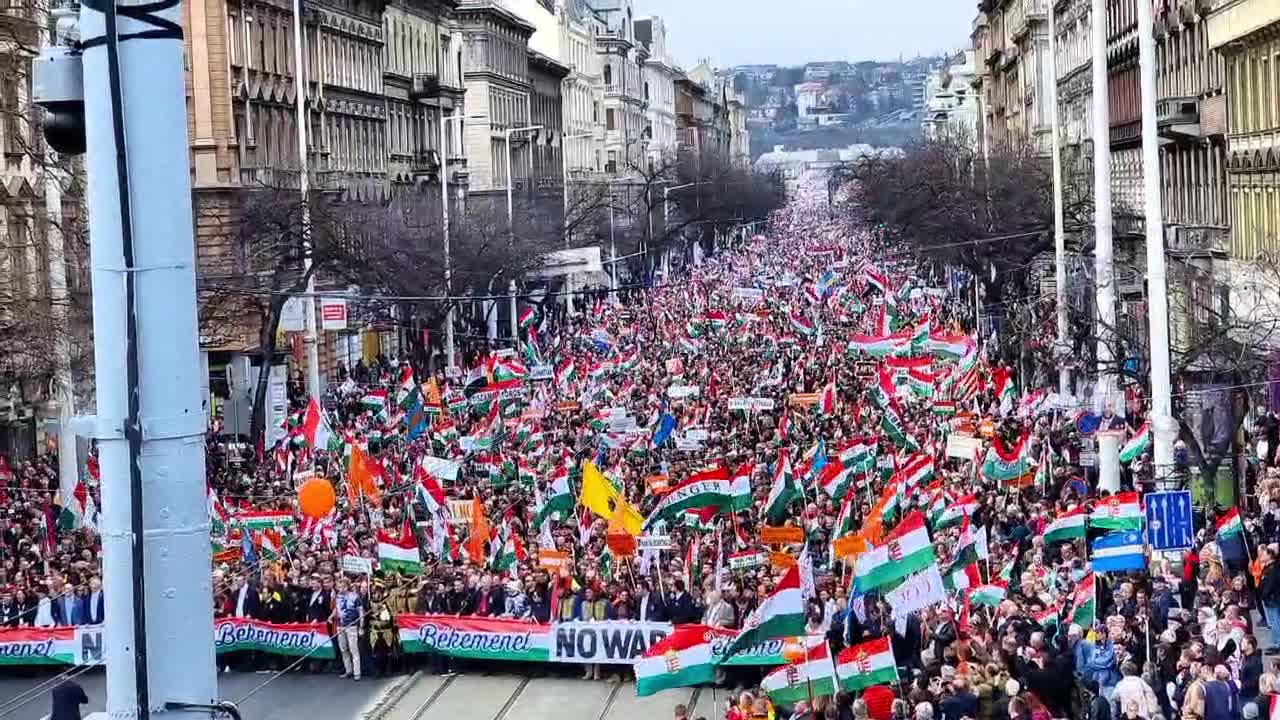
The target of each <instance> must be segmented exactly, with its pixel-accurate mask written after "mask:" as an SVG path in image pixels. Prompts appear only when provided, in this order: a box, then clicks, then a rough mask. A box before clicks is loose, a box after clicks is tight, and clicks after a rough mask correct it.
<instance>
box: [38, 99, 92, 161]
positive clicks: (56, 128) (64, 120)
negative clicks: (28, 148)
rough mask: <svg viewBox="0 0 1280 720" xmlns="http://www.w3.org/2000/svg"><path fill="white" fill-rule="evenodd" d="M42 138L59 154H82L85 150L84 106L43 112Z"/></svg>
mask: <svg viewBox="0 0 1280 720" xmlns="http://www.w3.org/2000/svg"><path fill="white" fill-rule="evenodd" d="M43 127H44V139H45V141H46V142H48V143H49V147H51V148H53V149H54V150H55V151H56V152H58V153H59V154H61V155H83V154H84V151H85V149H86V148H85V129H84V106H83V105H81V106H80V107H79V108H76V109H69V110H65V111H61V112H59V111H52V110H50V111H48V112H46V113H45V114H44V123H43Z"/></svg>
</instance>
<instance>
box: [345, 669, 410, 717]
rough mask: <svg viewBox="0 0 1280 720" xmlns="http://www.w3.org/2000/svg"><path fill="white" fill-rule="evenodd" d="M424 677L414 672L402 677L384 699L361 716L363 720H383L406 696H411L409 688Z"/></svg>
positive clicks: (389, 688)
mask: <svg viewBox="0 0 1280 720" xmlns="http://www.w3.org/2000/svg"><path fill="white" fill-rule="evenodd" d="M421 677H422V671H421V670H417V671H414V673H413V674H412V675H407V676H402V677H401V678H400V680H399V681H398V682H396V683H395V684H393V685H391V686H390V687H388V688H387V689H386V691H385V692H383V693H382V697H380V698H378V701H377V702H375V703H374V704H373V707H371V708H369V709H368V710H366V711H364V713H362V714H361V715H360V719H361V720H383V719H384V718H386V717H387V715H388V714H390V712H391V710H392V709H393V708H394V707H395V706H396V705H397V704H399V702H400V701H401V700H403V699H404V696H405V695H407V694H409V688H411V687H413V686H414V685H415V684H417V682H418V680H419V679H420V678H421Z"/></svg>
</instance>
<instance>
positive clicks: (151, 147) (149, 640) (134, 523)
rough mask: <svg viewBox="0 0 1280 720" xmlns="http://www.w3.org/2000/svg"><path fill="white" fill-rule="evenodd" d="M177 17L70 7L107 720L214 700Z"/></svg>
mask: <svg viewBox="0 0 1280 720" xmlns="http://www.w3.org/2000/svg"><path fill="white" fill-rule="evenodd" d="M129 7H131V8H134V9H136V8H137V7H139V6H138V5H136V4H134V5H130V6H129ZM182 22H183V20H182V8H181V6H180V5H178V4H165V3H160V4H157V5H155V6H152V7H150V9H149V11H148V13H144V14H134V13H131V14H129V15H126V14H124V12H120V11H118V10H117V7H116V6H115V5H114V4H111V3H106V4H102V3H83V4H81V5H80V26H81V29H82V33H81V36H82V38H83V41H84V46H85V49H84V51H83V52H84V90H85V131H86V132H85V135H86V141H87V142H86V145H87V147H88V153H87V155H86V158H85V167H86V172H87V177H88V185H87V205H88V210H89V238H90V243H91V245H90V248H91V259H92V268H93V269H92V273H93V329H94V344H93V345H94V347H93V350H94V363H95V364H94V367H95V372H96V376H97V383H96V400H97V411H98V416H97V417H96V418H85V419H83V420H82V422H81V425H82V427H83V429H84V430H85V431H86V432H87V434H88V435H90V436H93V437H96V438H97V439H98V441H99V448H100V452H101V467H102V523H101V526H102V544H103V556H102V557H103V583H102V587H103V592H105V593H106V596H105V597H106V599H105V607H106V618H105V620H106V629H105V634H104V650H105V653H104V657H105V660H106V668H107V677H106V691H107V697H106V710H107V713H108V715H109V716H110V717H113V718H141V719H142V720H147V719H148V718H165V719H167V718H196V717H199V718H207V717H208V716H209V711H208V710H207V709H205V710H187V709H172V708H169V707H167V704H168V703H171V702H190V703H204V704H207V703H209V702H210V701H211V699H213V698H216V697H217V695H218V685H217V675H216V670H215V657H214V648H213V598H212V595H211V593H210V590H209V563H210V547H209V520H208V510H207V508H206V504H205V503H206V500H205V498H206V495H205V463H204V457H205V456H204V447H205V446H204V433H205V426H206V416H205V413H204V411H203V409H202V404H203V398H201V397H200V385H201V383H200V355H199V347H198V337H197V324H196V295H195V288H196V274H195V248H194V237H193V228H192V222H191V218H192V201H191V178H190V172H191V171H190V167H189V159H188V157H189V156H188V146H187V122H186V118H187V115H186V112H187V111H186V104H185V102H184V100H183V97H184V75H183V65H184V63H183V38H182V32H181V30H180V28H181V27H182ZM166 28H172V31H169V30H167V29H166ZM104 38H107V39H108V40H109V41H108V42H105V43H104V42H102V41H103V39H104ZM116 38H119V40H120V41H119V42H118V43H117V42H116V41H115V39H116ZM128 139H133V140H135V142H132V143H129V142H128ZM264 371H266V369H265V368H264ZM144 510H145V513H144Z"/></svg>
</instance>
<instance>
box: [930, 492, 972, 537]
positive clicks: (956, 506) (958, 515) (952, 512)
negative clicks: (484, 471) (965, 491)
mask: <svg viewBox="0 0 1280 720" xmlns="http://www.w3.org/2000/svg"><path fill="white" fill-rule="evenodd" d="M977 511H978V498H977V496H975V495H965V496H964V497H962V498H960V499H959V500H956V501H955V502H954V503H952V504H951V505H950V506H949V507H947V509H946V510H943V511H942V514H941V515H939V516H938V519H937V521H936V522H935V523H934V525H935V526H936V528H937V529H939V530H941V529H942V528H945V527H951V526H952V525H959V524H960V522H961V521H963V520H964V519H965V518H966V517H968V516H970V515H973V514H974V513H975V512H977Z"/></svg>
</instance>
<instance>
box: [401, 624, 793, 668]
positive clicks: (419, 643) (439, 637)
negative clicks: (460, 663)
mask: <svg viewBox="0 0 1280 720" xmlns="http://www.w3.org/2000/svg"><path fill="white" fill-rule="evenodd" d="M396 626H397V628H398V629H399V631H400V646H401V648H402V649H403V650H404V652H406V653H427V652H432V653H439V654H441V655H447V656H449V657H456V658H468V659H473V660H513V661H518V662H568V663H603V664H606V665H632V664H634V663H636V662H638V661H639V659H640V657H641V656H642V655H643V654H644V653H645V651H646V650H648V649H649V648H650V647H652V646H653V645H654V644H655V643H657V642H659V641H660V640H662V639H663V638H665V637H666V636H668V635H670V634H671V632H672V629H673V626H672V625H670V624H668V623H650V622H634V621H628V620H608V621H603V622H564V623H555V624H551V625H543V624H538V623H531V622H524V621H521V620H508V619H500V618H476V617H454V616H451V615H401V616H399V617H397V618H396ZM713 632H715V633H716V634H717V635H718V636H720V638H719V639H718V640H716V641H715V642H714V643H713V645H712V652H715V653H717V654H720V653H723V652H724V650H725V649H727V648H728V646H729V643H730V642H731V641H732V640H733V637H734V636H735V635H736V631H733V630H714V631H713ZM782 645H783V641H782V640H772V641H769V642H766V643H762V644H760V645H757V646H755V647H752V648H749V649H747V650H745V651H743V652H741V653H739V654H737V655H735V656H734V657H733V658H731V659H730V660H729V662H727V663H725V664H726V665H782V664H784V663H785V661H784V660H783V659H782Z"/></svg>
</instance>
